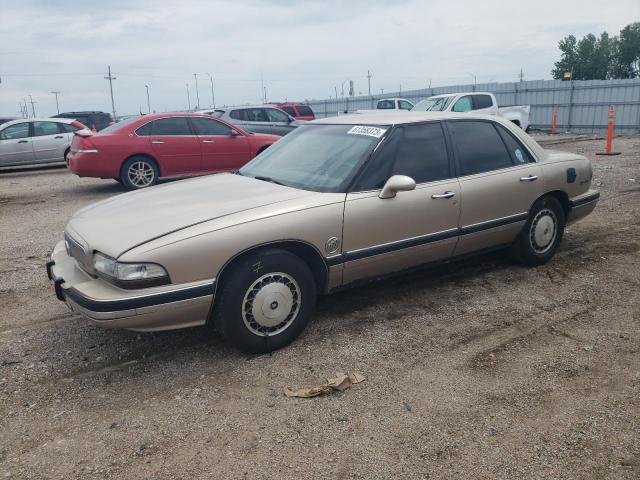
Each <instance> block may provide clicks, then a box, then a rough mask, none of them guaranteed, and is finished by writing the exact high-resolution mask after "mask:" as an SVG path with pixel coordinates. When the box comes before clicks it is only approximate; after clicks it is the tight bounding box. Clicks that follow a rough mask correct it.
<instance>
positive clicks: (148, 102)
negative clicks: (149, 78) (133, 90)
mask: <svg viewBox="0 0 640 480" xmlns="http://www.w3.org/2000/svg"><path fill="white" fill-rule="evenodd" d="M144 88H146V89H147V109H148V110H149V113H151V100H149V85H145V86H144Z"/></svg>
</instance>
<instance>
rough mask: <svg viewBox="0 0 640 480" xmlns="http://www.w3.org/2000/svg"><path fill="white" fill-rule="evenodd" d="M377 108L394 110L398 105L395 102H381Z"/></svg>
mask: <svg viewBox="0 0 640 480" xmlns="http://www.w3.org/2000/svg"><path fill="white" fill-rule="evenodd" d="M376 108H377V109H378V110H394V109H395V108H396V105H395V102H394V101H393V100H380V101H379V102H378V106H377V107H376Z"/></svg>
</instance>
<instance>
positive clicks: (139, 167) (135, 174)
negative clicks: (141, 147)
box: [127, 162, 156, 187]
mask: <svg viewBox="0 0 640 480" xmlns="http://www.w3.org/2000/svg"><path fill="white" fill-rule="evenodd" d="M155 176H156V173H155V172H154V170H153V167H152V166H151V165H150V164H149V163H147V162H134V163H132V164H131V166H130V167H129V169H128V170H127V178H128V179H129V181H130V182H131V183H132V184H133V185H135V186H136V187H148V186H149V185H151V184H152V183H153V180H154V179H155Z"/></svg>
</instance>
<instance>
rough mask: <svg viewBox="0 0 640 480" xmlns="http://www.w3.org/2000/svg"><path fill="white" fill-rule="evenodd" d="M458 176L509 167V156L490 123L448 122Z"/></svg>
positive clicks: (510, 163) (510, 164)
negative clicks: (456, 160)
mask: <svg viewBox="0 0 640 480" xmlns="http://www.w3.org/2000/svg"><path fill="white" fill-rule="evenodd" d="M448 125H449V131H450V132H451V136H452V138H453V143H454V145H455V148H456V150H457V152H458V163H459V166H460V176H461V177H463V176H465V175H473V174H475V173H482V172H488V171H491V170H498V169H501V168H507V167H511V166H512V165H513V163H512V162H511V156H510V155H509V152H507V149H506V148H505V146H504V143H503V141H502V138H501V137H500V135H499V134H498V132H497V130H496V129H495V127H494V126H493V124H492V123H490V122H467V121H457V122H455V121H454V122H449V124H448Z"/></svg>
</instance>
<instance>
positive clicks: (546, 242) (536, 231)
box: [529, 208, 558, 253]
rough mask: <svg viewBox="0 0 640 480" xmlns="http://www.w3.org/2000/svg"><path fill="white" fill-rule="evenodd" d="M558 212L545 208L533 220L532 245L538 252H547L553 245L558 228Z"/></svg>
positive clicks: (530, 235)
mask: <svg viewBox="0 0 640 480" xmlns="http://www.w3.org/2000/svg"><path fill="white" fill-rule="evenodd" d="M557 227H558V221H557V219H556V214H555V213H553V211H552V210H549V209H548V208H545V209H543V210H540V211H539V212H538V213H537V214H536V216H535V217H534V219H533V222H531V231H530V234H529V237H530V239H531V247H532V248H533V250H534V251H535V252H536V253H546V252H547V251H549V249H550V248H551V247H552V246H553V242H554V240H555V239H556V232H557V230H558V228H557Z"/></svg>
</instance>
